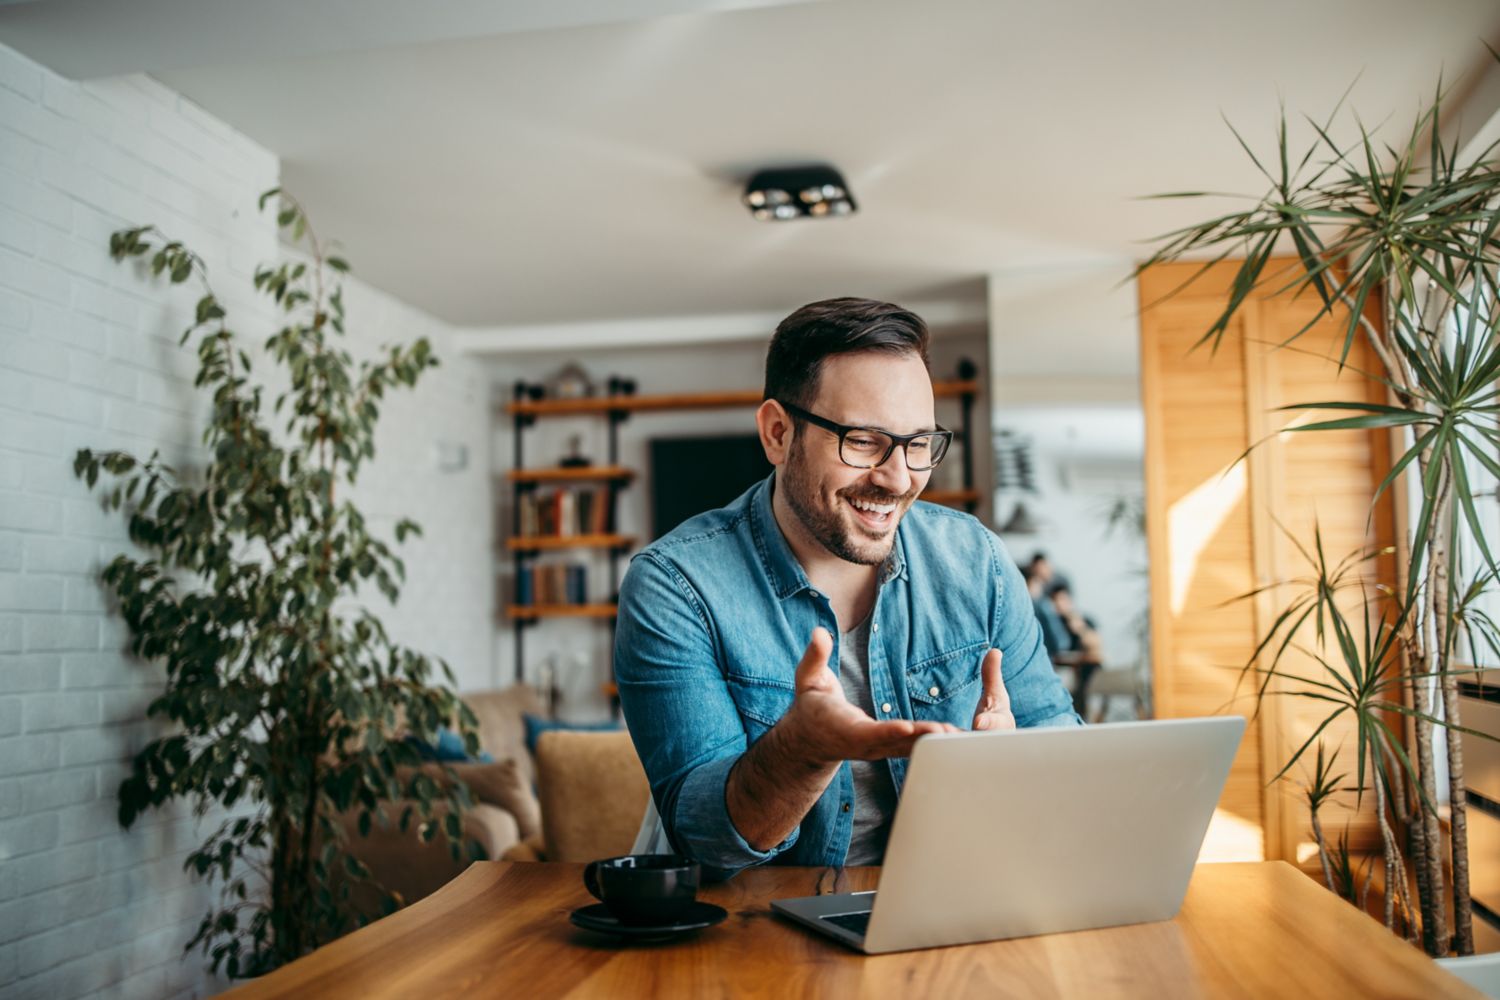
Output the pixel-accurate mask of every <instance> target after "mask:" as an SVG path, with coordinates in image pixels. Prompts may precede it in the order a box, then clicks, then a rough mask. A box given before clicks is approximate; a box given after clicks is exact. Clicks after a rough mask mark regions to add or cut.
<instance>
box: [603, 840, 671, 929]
mask: <svg viewBox="0 0 1500 1000" xmlns="http://www.w3.org/2000/svg"><path fill="white" fill-rule="evenodd" d="M698 874H699V870H698V863H697V862H696V861H691V860H689V859H688V858H684V857H682V856H681V855H678V854H626V855H624V856H623V857H618V858H605V859H604V860H602V861H590V862H589V864H588V866H587V867H585V868H584V869H583V884H584V886H585V887H587V888H588V891H589V892H591V893H593V894H594V898H595V899H598V900H599V901H601V902H602V903H604V905H605V906H607V907H608V908H609V912H610V913H612V914H614V915H615V917H616V918H618V919H619V920H620V922H621V923H626V924H668V923H671V922H672V921H674V920H678V919H680V918H681V917H683V916H685V915H686V914H687V911H688V909H689V908H690V907H691V906H692V905H693V900H694V899H696V898H697V896H698Z"/></svg>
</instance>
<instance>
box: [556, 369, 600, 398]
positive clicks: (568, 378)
mask: <svg viewBox="0 0 1500 1000" xmlns="http://www.w3.org/2000/svg"><path fill="white" fill-rule="evenodd" d="M547 390H548V391H547V394H548V395H549V396H551V397H552V398H553V399H587V398H588V397H590V396H592V395H593V394H594V380H593V379H591V378H589V375H588V372H586V371H584V370H583V367H582V366H581V365H579V364H578V362H576V361H570V362H568V363H567V364H565V365H563V367H562V369H561V370H559V371H558V372H557V374H555V375H553V376H552V377H551V378H550V379H548V380H547Z"/></svg>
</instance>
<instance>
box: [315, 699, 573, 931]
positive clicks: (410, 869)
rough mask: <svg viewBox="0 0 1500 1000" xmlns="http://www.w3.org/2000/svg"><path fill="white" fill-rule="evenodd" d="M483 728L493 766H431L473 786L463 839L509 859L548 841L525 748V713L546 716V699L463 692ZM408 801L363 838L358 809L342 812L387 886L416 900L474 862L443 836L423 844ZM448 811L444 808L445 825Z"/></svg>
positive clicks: (438, 775) (432, 771)
mask: <svg viewBox="0 0 1500 1000" xmlns="http://www.w3.org/2000/svg"><path fill="white" fill-rule="evenodd" d="M464 701H465V702H467V703H468V705H469V708H470V709H471V710H473V712H474V715H475V717H476V719H477V720H478V723H479V726H478V729H479V745H480V746H481V747H482V748H483V749H484V750H486V751H487V752H488V753H490V754H491V755H492V756H493V757H494V758H495V760H494V763H488V764H486V763H474V764H448V765H437V764H432V765H427V766H426V767H425V768H424V770H426V771H427V773H428V774H429V775H431V776H432V777H433V778H434V780H438V781H446V780H447V778H446V776H445V774H444V771H445V768H451V769H452V770H453V771H454V773H455V774H456V776H457V777H458V778H459V779H461V780H462V781H463V782H464V783H465V784H467V785H468V786H469V791H470V793H471V794H472V795H473V797H474V799H475V804H474V807H473V808H472V809H469V810H466V811H465V812H464V814H463V837H464V843H465V844H466V845H467V843H468V842H469V841H470V840H474V841H477V842H478V843H479V845H480V846H481V847H482V848H483V849H484V853H485V856H486V857H487V858H490V859H496V858H500V857H503V856H504V855H505V854H506V853H507V852H508V851H510V850H511V849H512V848H514V847H516V845H518V844H520V843H521V842H522V841H525V840H527V839H528V838H529V839H531V840H532V841H533V842H536V841H539V840H540V839H541V807H540V804H539V803H538V801H537V798H536V795H535V793H534V792H533V791H532V789H533V786H534V782H535V765H534V763H533V762H532V760H531V755H530V754H529V753H527V751H526V727H525V723H524V722H523V721H522V716H523V715H524V714H530V715H535V716H541V715H545V714H546V711H545V709H544V707H543V706H542V703H541V700H540V699H539V698H538V697H537V696H536V693H535V692H534V691H533V690H532V689H531V688H529V687H525V686H521V685H518V686H515V687H510V688H506V689H504V690H500V691H482V692H477V693H474V694H467V695H464ZM403 808H404V806H402V805H400V804H396V805H392V806H387V813H388V815H389V816H390V817H391V822H389V823H385V824H382V823H379V822H377V823H375V824H374V825H373V826H372V828H371V830H370V833H369V835H368V836H366V837H361V836H360V835H359V826H358V822H359V812H360V811H359V810H358V809H355V810H351V811H350V812H348V813H346V814H345V815H344V816H343V817H342V823H343V826H344V829H345V831H346V832H347V834H348V843H349V845H350V848H351V850H352V853H353V854H354V855H355V856H356V857H357V858H359V860H360V861H362V862H364V864H365V866H366V867H367V868H369V869H370V873H371V875H372V876H373V877H374V878H375V880H376V881H377V882H379V883H380V884H381V885H383V886H385V887H386V888H387V889H389V890H391V891H392V892H395V893H397V894H399V896H400V897H401V899H402V901H403V902H405V903H413V902H416V901H417V900H419V899H421V898H422V897H423V896H426V895H429V894H430V893H432V892H435V891H436V890H437V889H439V888H441V887H442V886H443V885H446V884H447V883H448V882H449V881H450V880H452V879H453V878H455V877H456V876H457V875H458V874H459V873H460V872H462V871H463V870H464V869H465V868H467V867H468V866H469V861H470V858H469V856H468V854H467V852H466V853H464V855H463V856H462V858H461V860H458V861H455V860H454V859H453V855H452V852H451V851H450V850H449V847H448V840H447V838H446V837H444V836H441V835H439V836H436V837H434V838H433V839H432V840H431V841H423V840H422V838H421V834H420V831H419V824H418V823H410V824H409V825H408V826H407V828H406V830H405V831H402V830H401V829H400V825H399V823H398V822H396V820H397V819H398V818H399V817H400V815H401V812H402V810H403ZM443 815H445V813H444V812H438V813H437V817H438V821H439V822H441V818H442V816H443Z"/></svg>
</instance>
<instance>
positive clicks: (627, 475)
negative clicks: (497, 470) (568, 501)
mask: <svg viewBox="0 0 1500 1000" xmlns="http://www.w3.org/2000/svg"><path fill="white" fill-rule="evenodd" d="M634 478H635V470H634V469H627V468H625V466H623V465H587V466H576V467H569V468H563V467H561V466H557V467H553V468H545V469H511V470H510V471H509V472H507V473H506V474H505V480H506V482H510V483H584V482H617V483H628V482H630V481H631V480H632V479H634Z"/></svg>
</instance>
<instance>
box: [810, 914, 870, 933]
mask: <svg viewBox="0 0 1500 1000" xmlns="http://www.w3.org/2000/svg"><path fill="white" fill-rule="evenodd" d="M870 912H871V911H869V910H865V911H863V912H861V913H835V914H833V915H832V916H828V917H823V918H822V919H823V920H826V921H828V922H829V923H830V924H833V925H835V926H836V927H842V928H843V929H844V930H846V931H853V932H854V933H856V934H859V935H863V934H864V933H865V929H866V928H868V927H869V926H870Z"/></svg>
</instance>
